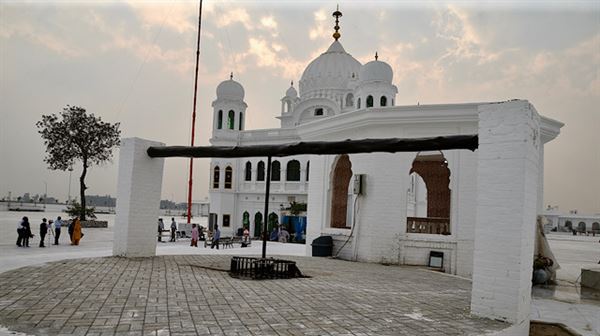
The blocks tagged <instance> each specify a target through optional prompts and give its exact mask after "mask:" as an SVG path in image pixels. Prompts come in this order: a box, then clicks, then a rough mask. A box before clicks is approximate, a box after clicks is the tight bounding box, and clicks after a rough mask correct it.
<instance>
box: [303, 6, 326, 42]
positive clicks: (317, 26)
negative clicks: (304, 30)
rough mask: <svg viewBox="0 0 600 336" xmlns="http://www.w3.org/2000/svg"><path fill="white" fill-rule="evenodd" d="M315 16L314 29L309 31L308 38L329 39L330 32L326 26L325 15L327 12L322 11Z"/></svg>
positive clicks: (315, 13) (314, 14)
mask: <svg viewBox="0 0 600 336" xmlns="http://www.w3.org/2000/svg"><path fill="white" fill-rule="evenodd" d="M313 16H314V20H315V22H314V27H312V28H311V29H310V30H309V31H308V37H309V38H310V39H311V40H316V39H318V38H325V37H329V33H330V31H329V28H328V27H327V25H326V20H327V15H326V14H325V10H323V9H320V10H318V11H316V12H314V13H313Z"/></svg>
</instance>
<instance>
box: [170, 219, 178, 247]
mask: <svg viewBox="0 0 600 336" xmlns="http://www.w3.org/2000/svg"><path fill="white" fill-rule="evenodd" d="M175 232H177V223H175V218H173V217H171V240H170V241H172V242H174V241H175Z"/></svg>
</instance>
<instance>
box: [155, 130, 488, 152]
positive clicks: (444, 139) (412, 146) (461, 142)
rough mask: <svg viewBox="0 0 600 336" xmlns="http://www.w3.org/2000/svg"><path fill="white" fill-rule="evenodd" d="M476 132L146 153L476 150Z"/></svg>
mask: <svg viewBox="0 0 600 336" xmlns="http://www.w3.org/2000/svg"><path fill="white" fill-rule="evenodd" d="M477 147H478V137H477V135H450V136H439V137H433V138H409V139H400V138H388V139H363V140H344V141H309V142H295V143H288V144H281V145H252V146H195V147H190V146H165V147H150V148H148V151H147V153H148V155H149V156H150V157H154V158H157V157H195V158H210V157H217V158H236V157H257V156H260V157H266V156H275V157H282V156H292V155H301V154H316V155H331V154H356V153H374V152H386V153H396V152H422V151H437V150H449V149H468V150H471V151H474V150H476V149H477Z"/></svg>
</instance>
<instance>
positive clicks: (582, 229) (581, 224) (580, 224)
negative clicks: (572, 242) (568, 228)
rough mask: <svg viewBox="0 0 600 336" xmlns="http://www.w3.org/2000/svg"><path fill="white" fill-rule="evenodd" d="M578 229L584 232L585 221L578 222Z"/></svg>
mask: <svg viewBox="0 0 600 336" xmlns="http://www.w3.org/2000/svg"><path fill="white" fill-rule="evenodd" d="M577 231H579V232H582V233H584V232H585V231H586V227H585V222H579V224H577Z"/></svg>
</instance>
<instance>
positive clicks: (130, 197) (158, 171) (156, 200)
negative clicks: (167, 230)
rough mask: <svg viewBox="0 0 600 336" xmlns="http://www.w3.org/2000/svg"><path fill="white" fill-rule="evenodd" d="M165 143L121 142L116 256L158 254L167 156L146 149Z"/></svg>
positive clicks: (115, 243) (115, 231)
mask: <svg viewBox="0 0 600 336" xmlns="http://www.w3.org/2000/svg"><path fill="white" fill-rule="evenodd" d="M151 146H164V144H163V143H160V142H154V141H149V140H144V139H140V138H127V139H123V140H122V141H121V148H120V153H119V177H118V185H117V211H116V217H115V227H114V242H113V256H123V257H151V256H154V255H156V241H157V231H156V229H157V226H158V215H159V207H160V193H161V188H162V176H163V166H164V161H165V160H164V159H162V158H156V159H153V158H151V157H149V156H148V154H147V153H146V150H147V149H148V147H151Z"/></svg>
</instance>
